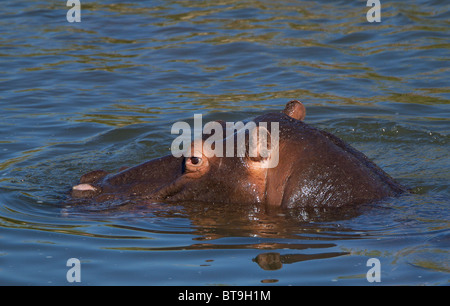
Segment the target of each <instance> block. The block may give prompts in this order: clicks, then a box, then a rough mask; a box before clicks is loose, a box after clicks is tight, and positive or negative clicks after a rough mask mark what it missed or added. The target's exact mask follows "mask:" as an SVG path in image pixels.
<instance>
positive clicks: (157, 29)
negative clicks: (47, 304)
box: [0, 0, 450, 285]
mask: <svg viewBox="0 0 450 306" xmlns="http://www.w3.org/2000/svg"><path fill="white" fill-rule="evenodd" d="M67 9H68V8H67V7H66V6H65V2H64V1H57V0H51V1H33V2H29V1H23V0H19V1H6V2H5V3H2V11H1V12H0V34H1V37H2V39H1V40H0V62H1V65H0V67H1V69H0V135H1V137H0V228H1V230H0V258H1V261H2V265H1V269H0V284H67V281H66V279H65V275H66V272H67V270H66V269H67V267H66V265H65V264H66V261H67V259H68V258H71V257H75V258H79V259H80V260H81V263H82V269H83V278H82V284H85V285H89V284H150V285H154V284H158V285H184V284H190V285H192V284H200V285H218V284H221V285H222V284H227V285H259V284H279V285H297V284H335V283H336V284H356V285H364V284H369V283H368V282H367V281H366V278H365V275H366V272H367V269H368V268H367V267H366V262H367V259H368V258H370V257H376V258H379V259H380V261H381V265H382V268H381V270H382V271H381V272H382V284H413V285H415V284H426V285H435V284H437V285H442V284H447V283H448V273H449V272H450V268H449V267H448V245H449V237H450V236H449V213H448V202H449V189H448V181H449V178H450V177H449V174H448V170H447V168H448V165H449V156H448V153H447V152H448V143H449V135H448V118H449V104H450V103H449V101H450V100H449V87H448V81H447V80H448V79H449V69H448V67H447V66H446V65H445V64H446V63H447V62H448V54H449V53H448V49H449V44H448V22H447V20H448V12H449V7H448V4H447V3H446V2H445V1H443V0H442V1H440V0H437V1H429V0H417V1H409V2H408V3H404V2H386V1H382V22H381V23H373V24H372V23H368V22H367V20H366V18H365V15H366V12H367V10H368V8H367V7H366V3H365V1H339V2H335V1H283V2H273V1H253V0H252V1H234V0H223V1H214V2H202V1H200V2H199V1H138V2H126V3H123V2H122V1H115V0H108V1H101V2H99V1H88V2H87V1H82V22H80V23H68V22H67V21H66V19H65V16H66V12H67ZM291 99H299V100H301V101H302V102H304V104H305V105H306V106H307V117H306V121H307V122H308V123H310V124H313V125H315V126H317V127H319V128H322V129H325V130H327V131H329V132H331V133H333V134H336V135H337V136H339V137H341V138H343V139H344V140H346V141H348V142H349V143H350V144H352V145H353V146H354V147H356V148H357V149H359V150H361V151H362V152H364V153H365V154H366V155H368V156H369V157H370V158H371V159H373V160H374V161H375V162H376V163H377V164H378V165H379V166H381V167H382V168H383V169H384V170H386V172H388V173H389V174H390V175H392V176H393V177H395V178H396V179H398V180H399V181H400V182H401V183H403V184H404V185H406V186H408V187H409V188H411V189H412V190H413V191H414V193H413V194H410V195H405V196H402V197H400V198H397V199H387V200H386V201H384V202H382V203H379V204H378V205H376V206H374V207H373V206H370V207H362V208H360V209H359V208H358V209H356V210H354V211H317V210H316V211H295V210H291V211H276V210H275V211H269V210H266V209H264V208H261V207H226V206H224V207H217V206H211V205H192V204H189V203H179V204H178V205H169V204H160V205H154V204H151V205H148V204H144V203H115V204H116V205H115V206H114V207H111V206H105V207H101V206H97V207H80V206H70V205H65V204H64V203H65V200H66V196H67V192H68V189H69V188H70V186H72V185H73V184H74V183H75V182H76V180H77V179H78V178H79V177H80V175H82V174H84V173H86V172H88V171H90V170H93V169H100V168H103V169H105V170H107V171H115V170H117V169H119V168H120V167H121V166H125V165H128V166H132V165H136V164H139V163H141V162H143V161H146V160H149V159H152V158H155V157H159V156H162V155H166V154H169V147H170V143H171V141H172V139H173V136H174V135H171V134H170V128H171V126H172V124H173V123H174V122H176V121H180V120H183V121H189V120H192V118H193V114H194V113H201V114H202V115H203V118H204V120H205V121H210V120H217V119H223V120H226V121H239V120H244V119H246V118H252V117H254V116H255V115H259V114H262V113H264V112H266V111H269V110H271V111H273V110H276V111H278V110H280V109H281V108H282V107H283V106H284V104H285V103H286V101H288V100H291Z"/></svg>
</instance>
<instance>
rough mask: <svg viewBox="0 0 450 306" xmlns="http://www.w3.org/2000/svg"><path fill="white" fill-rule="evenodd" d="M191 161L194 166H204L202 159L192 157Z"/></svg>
mask: <svg viewBox="0 0 450 306" xmlns="http://www.w3.org/2000/svg"><path fill="white" fill-rule="evenodd" d="M189 160H190V161H191V164H193V165H194V166H200V165H201V164H202V159H201V158H200V157H195V156H192V157H191V158H190V159H189Z"/></svg>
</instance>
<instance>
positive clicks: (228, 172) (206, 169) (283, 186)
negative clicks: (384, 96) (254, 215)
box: [71, 100, 406, 207]
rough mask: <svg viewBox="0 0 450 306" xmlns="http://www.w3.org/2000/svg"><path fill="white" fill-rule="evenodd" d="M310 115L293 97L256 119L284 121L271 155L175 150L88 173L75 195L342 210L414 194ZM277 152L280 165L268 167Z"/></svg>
mask: <svg viewBox="0 0 450 306" xmlns="http://www.w3.org/2000/svg"><path fill="white" fill-rule="evenodd" d="M305 114H306V111H305V107H304V106H303V104H301V103H300V102H299V101H296V100H293V101H290V102H288V103H287V105H286V107H285V109H284V111H283V112H279V113H268V114H265V115H262V116H259V117H256V118H255V119H254V120H253V121H254V122H255V123H257V124H258V123H260V122H267V130H268V131H271V123H273V122H278V123H279V147H278V150H274V149H273V150H272V151H271V152H270V156H269V157H261V156H259V155H258V156H257V157H248V156H245V157H216V156H213V157H207V156H206V155H207V154H206V152H194V151H193V152H194V154H193V157H186V158H183V157H180V158H176V157H173V156H172V155H168V156H165V157H161V158H158V159H154V160H151V161H148V162H146V163H143V164H140V165H137V166H135V167H132V168H129V169H126V170H123V171H121V172H119V173H117V174H108V173H106V172H105V171H102V170H97V171H93V172H90V173H88V174H85V175H83V176H82V177H81V179H80V184H78V185H76V186H74V187H73V189H72V192H71V196H72V198H82V199H89V201H90V202H94V203H95V202H104V201H108V200H113V199H124V200H125V199H129V198H143V199H147V200H150V201H153V202H183V201H189V202H202V203H205V202H207V203H215V204H220V203H236V204H246V203H247V204H255V203H258V204H261V205H268V206H278V207H280V206H281V207H341V206H344V205H357V204H363V203H368V202H372V201H376V200H380V199H383V198H386V197H391V196H396V195H398V194H400V193H403V192H405V191H406V189H405V188H404V187H402V186H401V185H400V184H398V183H397V182H395V181H394V180H393V179H392V178H391V177H390V176H389V175H388V174H386V173H385V172H384V171H383V170H381V169H380V168H379V167H378V166H376V165H375V164H374V163H373V162H371V161H370V160H369V159H368V158H367V157H366V156H365V155H364V154H363V153H361V152H359V151H357V150H356V149H354V148H352V147H351V146H350V145H348V144H346V143H345V142H344V141H343V140H341V139H339V138H338V137H336V136H334V135H332V134H330V133H327V132H325V131H322V130H319V129H317V128H314V127H312V126H310V125H308V124H306V123H304V122H303V121H302V120H303V119H304V117H305ZM222 125H223V126H224V125H225V124H224V123H222ZM224 135H225V133H224ZM208 136H209V135H206V136H205V137H204V139H203V141H204V140H205V139H206V138H207V137H208ZM235 143H236V142H235ZM247 145H248V144H247ZM192 148H194V147H192ZM224 148H225V140H224ZM276 152H278V154H279V155H278V160H279V162H278V165H277V166H276V167H273V168H265V167H264V166H263V165H264V164H265V163H267V162H269V161H270V160H271V159H273V158H274V157H273V156H274V154H276Z"/></svg>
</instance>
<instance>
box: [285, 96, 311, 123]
mask: <svg viewBox="0 0 450 306" xmlns="http://www.w3.org/2000/svg"><path fill="white" fill-rule="evenodd" d="M283 113H285V114H286V115H288V116H289V117H291V118H294V119H297V120H303V119H305V116H306V108H305V106H304V105H303V104H302V102H300V101H297V100H292V101H289V102H288V103H287V104H286V106H285V107H284V111H283Z"/></svg>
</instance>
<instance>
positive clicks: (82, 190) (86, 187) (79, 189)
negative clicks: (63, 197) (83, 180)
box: [72, 184, 99, 198]
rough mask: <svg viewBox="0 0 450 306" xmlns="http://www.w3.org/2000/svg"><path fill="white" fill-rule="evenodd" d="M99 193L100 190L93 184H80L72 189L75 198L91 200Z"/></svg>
mask: <svg viewBox="0 0 450 306" xmlns="http://www.w3.org/2000/svg"><path fill="white" fill-rule="evenodd" d="M98 192H99V189H98V188H96V187H94V186H92V185H91V184H79V185H76V186H73V187H72V197H74V198H90V197H93V196H94V195H96V194H97V193H98Z"/></svg>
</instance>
